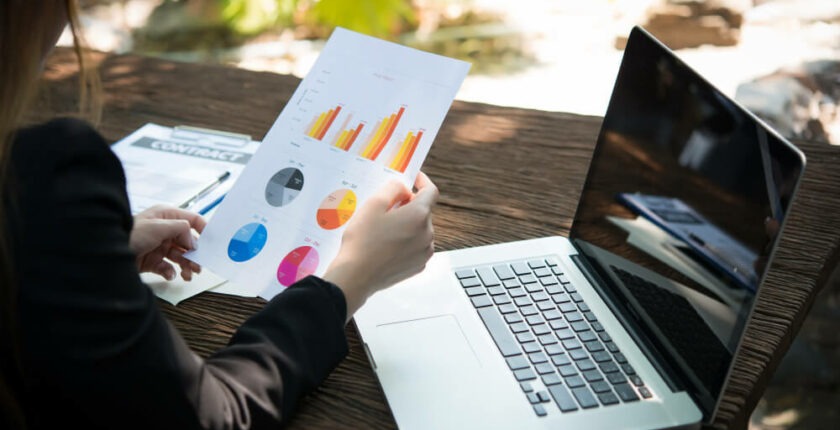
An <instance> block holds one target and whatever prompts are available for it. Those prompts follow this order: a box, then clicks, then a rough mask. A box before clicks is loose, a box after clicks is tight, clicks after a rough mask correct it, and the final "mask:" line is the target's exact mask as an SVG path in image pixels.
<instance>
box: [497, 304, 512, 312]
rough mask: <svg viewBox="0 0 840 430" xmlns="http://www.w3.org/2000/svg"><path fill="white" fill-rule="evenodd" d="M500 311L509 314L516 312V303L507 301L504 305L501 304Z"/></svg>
mask: <svg viewBox="0 0 840 430" xmlns="http://www.w3.org/2000/svg"><path fill="white" fill-rule="evenodd" d="M499 312H501V313H503V314H509V313H513V312H516V305H514V304H513V303H505V304H503V305H500V306H499Z"/></svg>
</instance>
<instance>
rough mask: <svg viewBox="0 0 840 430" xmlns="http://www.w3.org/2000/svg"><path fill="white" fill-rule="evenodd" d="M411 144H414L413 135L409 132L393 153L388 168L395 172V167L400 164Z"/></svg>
mask: <svg viewBox="0 0 840 430" xmlns="http://www.w3.org/2000/svg"><path fill="white" fill-rule="evenodd" d="M411 142H414V133H412V132H410V131H409V132H408V134H407V135H405V139H403V143H402V145H400V147H399V148H398V149H397V151H394V156H393V157H392V158H391V164H389V165H388V167H390V168H392V169H394V170H397V167H398V166H399V165H400V164H402V159H403V157H404V156H405V154H407V153H408V147H409V146H411Z"/></svg>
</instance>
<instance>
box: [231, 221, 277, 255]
mask: <svg viewBox="0 0 840 430" xmlns="http://www.w3.org/2000/svg"><path fill="white" fill-rule="evenodd" d="M266 239H268V230H266V229H265V226H264V225H262V224H260V223H258V222H252V223H251V224H246V225H245V226H243V227H242V228H240V229H239V230H237V231H236V234H234V235H233V239H231V240H230V243H229V244H228V257H230V259H231V260H233V261H237V262H242V261H248V260H250V259H252V258H254V257H256V255H257V254H259V253H260V251H262V249H263V246H265V241H266Z"/></svg>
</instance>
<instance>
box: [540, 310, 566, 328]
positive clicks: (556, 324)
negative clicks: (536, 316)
mask: <svg viewBox="0 0 840 430" xmlns="http://www.w3.org/2000/svg"><path fill="white" fill-rule="evenodd" d="M547 314H548V312H546V313H544V314H543V317H544V318H545V319H549V318H548V317H546V315H547ZM548 325H550V326H551V328H552V329H554V330H560V329H564V328H569V324H568V323H567V322H566V321H563V320H561V319H556V320H551V321H549V322H548Z"/></svg>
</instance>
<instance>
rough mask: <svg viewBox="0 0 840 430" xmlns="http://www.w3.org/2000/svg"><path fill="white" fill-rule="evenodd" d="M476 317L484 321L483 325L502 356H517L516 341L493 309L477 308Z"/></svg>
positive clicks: (491, 307)
mask: <svg viewBox="0 0 840 430" xmlns="http://www.w3.org/2000/svg"><path fill="white" fill-rule="evenodd" d="M478 315H479V316H481V320H482V321H484V325H486V326H487V330H488V331H489V332H490V336H493V340H494V341H496V346H498V347H499V350H500V351H502V355H503V356H505V357H509V356H511V355H516V354H519V344H517V343H516V339H514V338H513V334H511V332H510V329H508V327H507V324H505V322H504V321H503V320H502V316H501V315H500V314H499V311H497V310H496V308H495V307H493V306H488V307H486V308H479V309H478Z"/></svg>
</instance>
